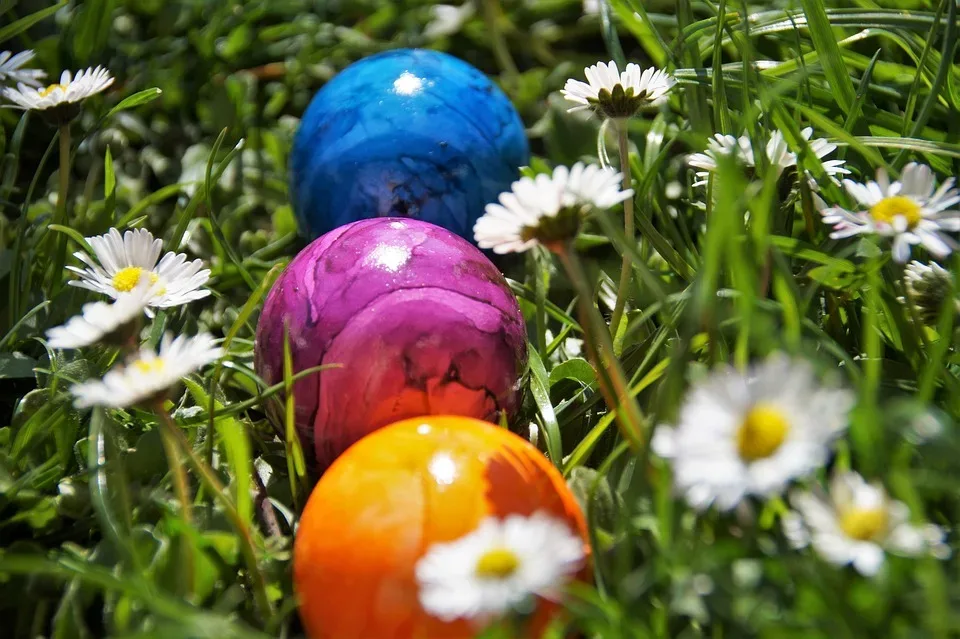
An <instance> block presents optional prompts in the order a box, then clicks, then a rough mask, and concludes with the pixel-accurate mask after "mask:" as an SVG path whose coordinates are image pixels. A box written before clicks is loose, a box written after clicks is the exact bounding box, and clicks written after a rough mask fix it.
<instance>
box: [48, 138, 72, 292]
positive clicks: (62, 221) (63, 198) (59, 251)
mask: <svg viewBox="0 0 960 639" xmlns="http://www.w3.org/2000/svg"><path fill="white" fill-rule="evenodd" d="M59 178H60V186H59V188H58V189H57V208H56V210H55V211H54V214H53V223H54V224H59V225H61V226H63V225H66V223H67V195H68V194H69V191H70V120H66V121H64V122H62V123H61V124H60V171H59ZM55 246H56V250H55V252H54V261H53V269H54V270H53V273H52V274H51V278H50V282H51V284H52V286H51V294H50V297H51V298H52V297H53V296H54V295H56V294H57V292H58V291H59V290H60V288H61V286H62V284H63V265H64V263H65V262H66V261H67V236H66V235H64V234H63V233H57V238H56V242H55Z"/></svg>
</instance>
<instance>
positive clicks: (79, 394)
mask: <svg viewBox="0 0 960 639" xmlns="http://www.w3.org/2000/svg"><path fill="white" fill-rule="evenodd" d="M222 356H223V349H222V348H220V347H219V346H216V345H215V344H214V339H213V336H212V335H210V334H209V333H201V334H200V335H197V336H196V337H185V336H182V335H181V336H179V337H177V338H176V339H172V338H171V336H170V335H169V334H168V335H165V336H164V337H163V340H162V341H161V343H160V349H159V352H155V351H153V350H152V349H141V351H140V353H139V354H138V355H137V356H136V358H134V359H132V360H131V361H129V362H128V363H127V364H126V365H124V366H119V367H117V368H114V369H112V370H110V371H109V372H107V374H106V375H104V376H103V379H99V380H91V381H87V382H83V383H81V384H74V386H73V387H72V388H71V389H70V391H71V392H72V393H73V395H74V397H75V399H74V405H75V406H76V407H77V408H89V407H91V406H108V407H113V408H125V407H130V406H135V405H137V404H140V403H142V402H145V401H147V400H150V399H152V398H154V397H156V396H158V395H161V394H162V393H165V392H166V391H168V390H169V389H170V388H171V387H172V386H174V385H175V384H176V383H177V382H179V381H180V379H181V378H183V377H185V376H187V375H189V374H191V373H194V372H196V371H198V370H200V369H201V368H203V367H204V366H206V365H207V364H209V363H211V362H214V361H216V360H217V359H219V358H220V357H222Z"/></svg>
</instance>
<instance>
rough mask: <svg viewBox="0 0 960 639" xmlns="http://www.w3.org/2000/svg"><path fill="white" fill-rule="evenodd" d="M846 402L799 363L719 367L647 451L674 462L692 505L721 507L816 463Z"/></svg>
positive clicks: (774, 488)
mask: <svg viewBox="0 0 960 639" xmlns="http://www.w3.org/2000/svg"><path fill="white" fill-rule="evenodd" d="M853 402H854V395H853V393H851V392H849V391H847V390H843V389H837V388H827V387H823V386H821V385H819V384H818V382H817V380H816V378H815V377H814V374H813V370H812V369H811V367H810V365H809V364H807V363H806V362H802V361H792V360H790V359H788V358H787V357H786V356H783V355H777V356H774V357H771V358H770V359H768V360H767V361H766V362H764V363H762V364H759V365H757V366H754V367H752V368H751V369H750V370H749V371H748V372H747V373H746V374H743V373H740V372H738V371H736V370H733V369H726V370H721V371H717V372H714V373H712V374H710V375H709V376H708V377H707V378H706V379H705V380H703V381H702V382H699V383H697V384H695V385H694V386H693V388H691V390H690V391H689V392H688V393H687V396H686V398H685V399H684V402H683V405H682V406H681V408H680V417H679V422H678V424H677V426H676V427H674V428H668V427H663V426H661V427H659V428H657V430H656V433H655V434H654V437H653V442H652V446H653V450H654V452H656V453H657V455H659V456H660V457H663V458H666V459H671V460H672V461H673V474H674V482H675V484H676V487H677V490H678V491H679V492H681V493H683V494H684V495H685V497H686V499H687V501H688V502H689V503H690V505H691V506H693V507H694V508H696V509H698V510H704V509H706V508H708V507H709V506H710V505H711V504H716V505H717V507H718V508H721V509H723V510H727V509H730V508H733V507H734V506H736V505H737V504H738V503H739V502H740V501H741V500H742V499H743V498H744V497H745V496H747V495H771V494H778V493H780V492H782V491H783V489H784V488H785V487H786V485H787V483H788V482H790V480H791V479H793V478H795V477H801V476H803V475H806V474H808V473H810V472H811V471H813V470H815V469H817V468H819V467H820V466H822V465H823V464H824V463H825V462H826V460H827V456H828V454H829V451H830V444H831V443H832V441H833V440H834V439H835V438H836V437H837V436H838V435H840V434H841V433H842V432H843V431H844V430H845V429H846V428H847V415H848V413H849V411H850V409H851V407H852V406H853Z"/></svg>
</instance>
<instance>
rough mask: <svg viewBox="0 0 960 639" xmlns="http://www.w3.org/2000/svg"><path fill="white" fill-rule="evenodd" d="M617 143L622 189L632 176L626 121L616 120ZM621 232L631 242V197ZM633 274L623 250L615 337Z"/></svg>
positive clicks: (612, 324)
mask: <svg viewBox="0 0 960 639" xmlns="http://www.w3.org/2000/svg"><path fill="white" fill-rule="evenodd" d="M617 144H618V146H619V150H620V173H621V174H622V175H623V182H622V184H623V190H627V189H629V188H630V183H631V182H632V180H633V176H632V174H631V173H630V151H629V148H628V146H627V144H628V139H627V121H626V120H624V121H622V122H617ZM623 234H624V236H625V237H626V239H627V242H631V243H633V242H634V241H635V240H634V237H635V234H636V230H635V228H634V219H633V197H632V196H631V197H628V198H627V199H626V200H624V201H623ZM632 275H633V267H632V265H631V261H630V254H629V253H627V252H626V251H624V253H623V264H622V265H621V266H620V285H619V286H618V287H617V303H616V305H615V306H614V308H613V316H612V317H611V318H610V332H611V333H612V334H613V336H614V339H616V336H617V334H618V333H619V332H620V320H621V319H622V318H623V311H624V308H625V307H626V304H627V289H628V288H629V287H630V280H631V279H632Z"/></svg>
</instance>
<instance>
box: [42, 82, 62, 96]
mask: <svg viewBox="0 0 960 639" xmlns="http://www.w3.org/2000/svg"><path fill="white" fill-rule="evenodd" d="M57 89H60V90H62V91H66V90H67V87H66V86H65V85H62V84H51V85H50V86H47V87H44V88H42V89H40V90H39V91H37V93H38V94H39V95H40V97H41V98H45V97H47V96H48V95H50V94H51V93H53V92H54V91H56V90H57Z"/></svg>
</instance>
